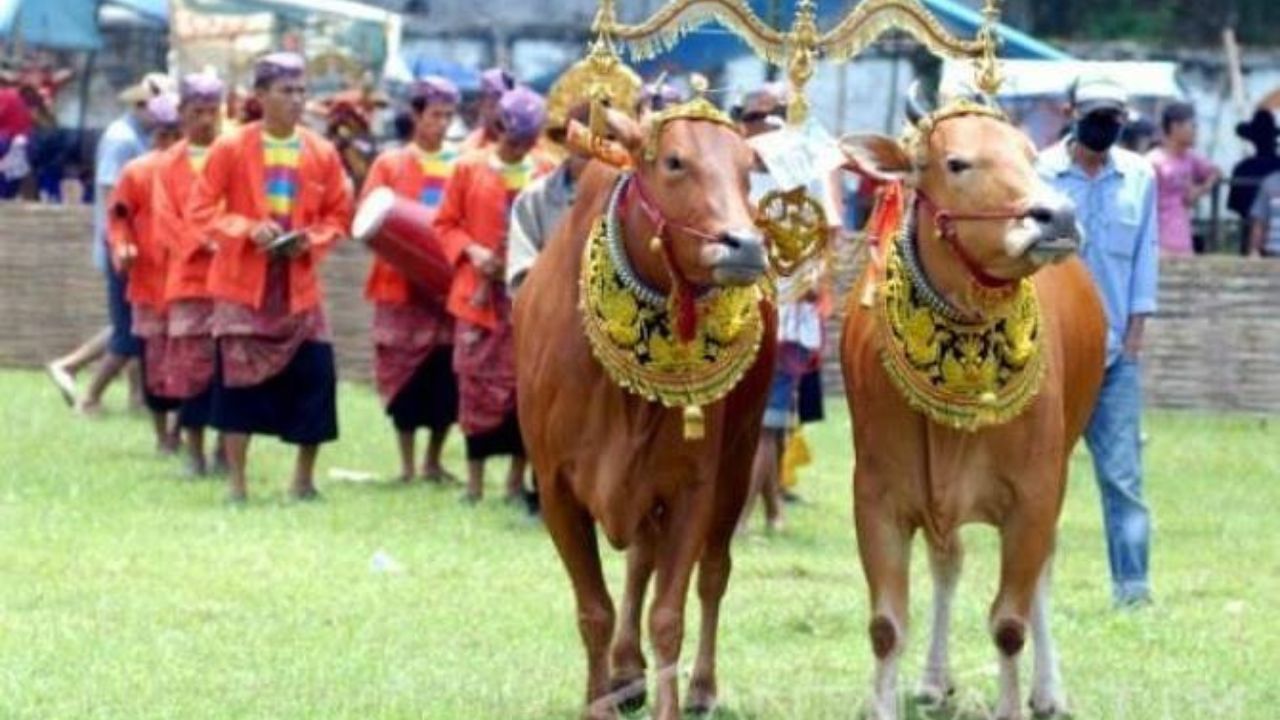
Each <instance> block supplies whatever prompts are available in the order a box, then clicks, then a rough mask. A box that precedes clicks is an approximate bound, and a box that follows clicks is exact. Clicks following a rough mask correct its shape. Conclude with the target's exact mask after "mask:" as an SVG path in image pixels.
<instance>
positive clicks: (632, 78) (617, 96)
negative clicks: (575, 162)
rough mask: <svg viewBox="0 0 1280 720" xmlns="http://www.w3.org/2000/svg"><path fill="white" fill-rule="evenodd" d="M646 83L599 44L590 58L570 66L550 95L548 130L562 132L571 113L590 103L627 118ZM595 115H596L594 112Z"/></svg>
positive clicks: (548, 96)
mask: <svg viewBox="0 0 1280 720" xmlns="http://www.w3.org/2000/svg"><path fill="white" fill-rule="evenodd" d="M642 86H643V81H642V80H641V79H640V76H639V75H637V74H636V72H635V71H634V70H632V69H631V68H630V67H627V65H626V64H624V63H623V62H622V61H621V60H619V59H618V56H617V55H615V54H614V53H613V52H612V51H611V50H610V49H609V48H608V46H607V45H605V44H604V43H601V42H596V43H594V44H593V45H592V48H591V52H590V53H588V54H587V56H586V57H585V58H583V59H581V60H579V61H578V62H576V63H574V64H573V65H571V66H570V67H569V69H568V70H566V71H565V72H564V74H563V75H561V76H560V78H559V79H558V80H556V82H555V84H554V85H552V86H551V91H550V92H548V93H547V127H548V128H549V129H563V128H564V127H565V125H566V124H568V122H569V112H570V111H571V110H573V108H574V107H575V106H576V105H579V104H581V103H582V102H586V101H589V102H591V104H592V106H593V107H594V106H602V107H609V108H613V109H616V110H620V111H622V112H624V113H626V114H627V115H631V114H633V112H634V109H635V105H636V102H637V101H638V100H639V99H640V90H641V87H642ZM593 112H595V111H594V110H593Z"/></svg>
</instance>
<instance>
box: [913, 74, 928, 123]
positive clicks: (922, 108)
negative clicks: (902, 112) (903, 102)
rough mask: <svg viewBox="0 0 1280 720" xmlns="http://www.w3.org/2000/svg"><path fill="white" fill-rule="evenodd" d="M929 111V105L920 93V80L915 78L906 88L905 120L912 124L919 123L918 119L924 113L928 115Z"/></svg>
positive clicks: (921, 117) (920, 118)
mask: <svg viewBox="0 0 1280 720" xmlns="http://www.w3.org/2000/svg"><path fill="white" fill-rule="evenodd" d="M929 112H930V110H929V106H928V105H926V104H925V101H924V98H923V97H921V95H920V81H919V80H916V81H914V82H912V83H911V87H910V88H908V89H907V120H909V121H910V122H911V124H912V125H916V124H919V122H920V120H922V119H923V118H924V116H925V115H928V114H929Z"/></svg>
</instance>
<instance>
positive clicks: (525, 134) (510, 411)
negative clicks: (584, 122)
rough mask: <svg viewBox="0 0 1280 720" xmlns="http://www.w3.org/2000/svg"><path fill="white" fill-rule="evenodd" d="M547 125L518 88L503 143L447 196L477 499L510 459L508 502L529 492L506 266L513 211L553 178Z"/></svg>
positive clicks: (444, 232)
mask: <svg viewBox="0 0 1280 720" xmlns="http://www.w3.org/2000/svg"><path fill="white" fill-rule="evenodd" d="M545 122H546V106H545V103H544V102H543V100H542V98H541V97H539V96H538V94H537V93H535V92H533V91H532V90H529V89H527V88H517V89H515V90H512V91H510V92H508V93H507V94H506V95H503V97H502V100H501V101H500V102H499V115H498V122H497V127H498V129H499V130H500V135H499V139H498V142H497V144H495V145H494V146H492V147H491V148H489V149H487V150H482V151H478V152H475V153H472V154H471V155H468V156H466V157H464V158H463V160H461V161H459V163H458V165H457V167H455V168H454V173H453V177H452V178H451V179H450V180H449V185H448V186H447V187H446V189H445V194H444V203H443V205H441V207H440V212H439V214H438V215H437V216H436V221H435V230H436V233H437V234H438V235H439V236H440V242H441V244H442V245H443V246H444V250H445V254H446V255H448V256H449V258H450V259H451V260H452V261H453V263H454V265H455V266H456V267H457V269H458V270H457V274H456V275H455V276H454V280H453V285H452V287H451V288H450V289H449V299H448V306H447V307H448V310H449V312H450V313H451V314H452V315H453V316H454V318H455V319H456V321H457V327H456V332H455V335H454V355H453V369H454V371H455V372H457V374H458V388H459V406H458V413H459V424H460V425H462V432H463V433H464V434H465V435H466V436H467V495H466V499H467V500H469V501H471V502H476V501H479V500H480V497H481V495H482V494H483V492H484V463H485V460H486V459H487V458H489V457H492V456H494V455H510V456H512V459H511V469H510V473H509V474H508V476H507V495H508V499H519V498H520V496H521V495H522V494H523V488H524V468H525V458H524V444H523V442H522V441H521V438H520V426H519V423H518V422H517V420H516V400H515V398H516V382H515V380H516V377H515V358H514V356H513V352H514V348H513V345H512V336H511V301H510V299H509V298H508V296H507V290H506V284H505V273H506V270H505V267H504V262H505V258H506V255H507V224H508V220H509V218H510V216H511V204H512V202H513V201H514V200H515V197H516V195H517V194H519V192H520V191H521V190H523V189H524V187H525V186H526V185H527V184H528V183H529V182H530V181H532V180H534V179H536V178H537V177H539V176H541V175H543V174H545V173H546V172H548V171H549V170H550V168H549V167H547V166H546V165H545V164H542V163H540V162H538V161H536V160H535V159H534V158H532V157H531V156H530V150H532V149H533V147H534V145H536V144H537V142H538V138H539V135H540V134H541V132H542V126H543V124H544V123H545Z"/></svg>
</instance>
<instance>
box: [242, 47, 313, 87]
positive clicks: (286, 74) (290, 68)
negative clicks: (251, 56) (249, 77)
mask: <svg viewBox="0 0 1280 720" xmlns="http://www.w3.org/2000/svg"><path fill="white" fill-rule="evenodd" d="M306 69H307V62H306V61H305V60H303V59H302V56H301V55H299V54H298V53H294V52H277V53H271V54H270V55H264V56H263V57H261V58H259V59H258V62H257V63H255V64H254V66H253V84H254V85H255V86H263V85H269V84H271V83H273V82H275V81H276V80H280V79H281V78H296V77H302V75H303V73H305V72H306Z"/></svg>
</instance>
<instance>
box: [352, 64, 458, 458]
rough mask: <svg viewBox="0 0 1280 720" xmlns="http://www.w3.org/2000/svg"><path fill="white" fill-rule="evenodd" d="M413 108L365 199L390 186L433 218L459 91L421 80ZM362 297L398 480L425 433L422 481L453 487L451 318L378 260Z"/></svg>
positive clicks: (451, 154) (377, 165)
mask: <svg viewBox="0 0 1280 720" xmlns="http://www.w3.org/2000/svg"><path fill="white" fill-rule="evenodd" d="M410 105H411V107H412V109H413V118H414V134H413V139H412V142H410V143H409V144H408V145H405V146H404V147H402V148H398V149H395V150H388V151H387V152H384V153H383V154H382V155H380V156H379V157H378V159H377V160H375V161H374V163H373V167H372V168H370V170H369V177H368V179H366V180H365V185H364V191H363V194H362V198H363V196H365V195H368V194H369V193H370V192H372V191H373V190H375V189H377V188H380V187H388V188H391V189H392V190H393V191H395V193H396V194H397V195H400V196H401V197H405V198H408V199H410V200H413V201H415V202H419V203H422V204H423V205H425V206H426V207H427V208H428V209H429V210H431V211H432V214H433V215H434V212H435V210H436V209H438V208H439V207H440V202H441V200H443V198H444V188H445V184H446V183H447V181H448V180H449V176H450V175H452V174H453V166H454V163H455V162H456V160H457V158H458V153H457V151H456V150H454V149H452V148H447V147H445V146H444V136H445V132H446V131H447V130H448V129H449V123H451V122H452V121H453V116H454V113H455V112H457V109H458V88H457V87H455V86H454V84H453V83H451V82H449V81H448V80H446V79H445V78H442V77H437V76H428V77H425V78H423V79H421V80H419V81H418V82H416V83H414V87H413V90H412V97H411V99H410ZM364 294H365V298H366V299H368V300H370V301H371V302H373V303H374V310H373V347H374V377H375V379H376V381H377V386H378V394H379V395H381V396H382V402H383V404H384V405H385V406H386V409H387V414H388V415H390V416H391V421H392V424H393V425H394V426H395V429H396V436H397V440H398V442H399V446H400V479H401V480H403V481H404V482H410V481H412V480H413V476H414V447H413V446H414V434H415V432H416V431H417V430H418V428H426V429H427V430H428V431H429V433H430V437H429V442H428V445H427V456H426V458H425V459H424V461H423V466H422V473H423V476H424V477H425V478H426V479H427V480H428V481H432V482H443V481H446V480H454V478H453V476H452V475H451V474H450V473H448V472H446V471H445V469H444V466H443V465H441V462H440V453H441V451H442V449H443V448H444V441H445V436H446V435H447V433H448V432H449V426H450V425H452V424H453V423H454V422H456V421H457V418H458V381H457V379H456V378H455V377H454V374H453V318H452V317H451V316H450V315H449V313H448V312H446V311H445V309H444V306H443V305H441V304H440V303H439V302H436V301H433V300H430V299H428V298H426V297H425V296H424V293H422V292H421V291H419V290H417V289H415V288H414V287H413V285H411V284H410V283H409V280H408V279H407V278H405V276H404V275H403V274H402V273H401V272H400V271H398V270H396V269H395V268H394V267H393V266H391V265H390V264H389V263H387V262H386V261H384V260H382V259H380V258H376V257H375V258H374V260H373V266H372V267H371V268H370V270H369V279H368V281H367V282H366V283H365V293H364Z"/></svg>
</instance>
